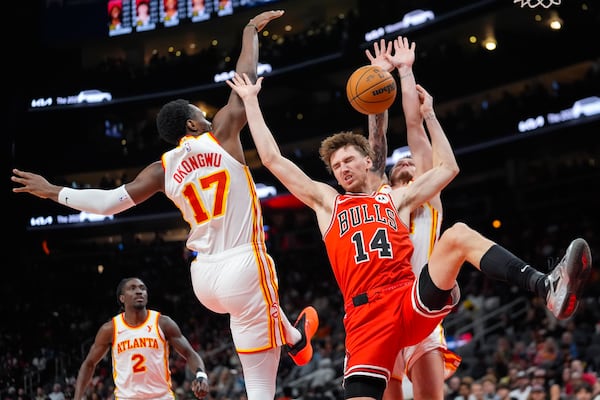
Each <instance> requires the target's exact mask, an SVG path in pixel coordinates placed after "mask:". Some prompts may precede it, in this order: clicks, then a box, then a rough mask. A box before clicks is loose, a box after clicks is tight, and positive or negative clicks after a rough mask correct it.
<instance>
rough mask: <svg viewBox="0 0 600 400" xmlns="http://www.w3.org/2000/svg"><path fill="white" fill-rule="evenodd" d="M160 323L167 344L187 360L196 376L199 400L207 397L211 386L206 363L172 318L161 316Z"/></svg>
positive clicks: (196, 392) (189, 367) (195, 393)
mask: <svg viewBox="0 0 600 400" xmlns="http://www.w3.org/2000/svg"><path fill="white" fill-rule="evenodd" d="M158 323H159V325H160V328H161V329H162V331H163V333H164V334H165V338H166V340H167V342H168V343H169V344H170V345H171V346H173V348H174V349H175V351H177V353H179V354H180V355H181V356H182V357H183V358H185V360H186V366H187V368H188V370H189V371H190V372H191V373H192V375H193V376H195V379H194V380H193V381H192V391H193V392H194V395H195V396H196V397H197V398H198V399H202V398H204V397H206V396H207V395H208V391H209V390H210V386H209V384H208V375H207V374H206V370H205V366H204V361H203V360H202V358H201V357H200V355H199V354H198V353H197V352H196V351H195V350H194V348H193V347H192V345H191V344H190V342H189V341H188V340H187V338H186V337H185V336H183V334H182V333H181V329H180V328H179V325H177V323H176V322H175V321H173V320H172V319H171V317H169V316H166V315H164V314H161V316H160V320H159V321H158Z"/></svg>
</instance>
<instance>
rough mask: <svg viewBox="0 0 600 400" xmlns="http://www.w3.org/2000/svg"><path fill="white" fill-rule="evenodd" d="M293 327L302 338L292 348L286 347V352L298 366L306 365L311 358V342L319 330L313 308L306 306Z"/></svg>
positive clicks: (317, 316)
mask: <svg viewBox="0 0 600 400" xmlns="http://www.w3.org/2000/svg"><path fill="white" fill-rule="evenodd" d="M294 327H295V328H296V329H298V330H299V331H300V333H301V334H302V338H301V339H300V341H299V342H298V343H296V344H294V345H292V346H290V345H287V352H288V354H289V355H290V357H292V360H294V363H296V365H298V366H302V365H306V364H307V363H308V362H309V361H310V360H311V358H312V356H313V348H312V344H311V342H310V341H311V340H312V338H313V336H314V335H315V333H316V332H317V329H318V328H319V315H318V314H317V310H315V308H314V307H311V306H308V307H306V308H305V309H304V310H302V312H301V313H300V315H299V316H298V319H297V320H296V322H295V323H294Z"/></svg>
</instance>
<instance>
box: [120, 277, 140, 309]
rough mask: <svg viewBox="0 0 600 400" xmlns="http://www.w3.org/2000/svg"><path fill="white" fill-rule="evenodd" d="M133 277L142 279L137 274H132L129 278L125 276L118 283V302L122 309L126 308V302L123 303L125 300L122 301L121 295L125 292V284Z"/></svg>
mask: <svg viewBox="0 0 600 400" xmlns="http://www.w3.org/2000/svg"><path fill="white" fill-rule="evenodd" d="M132 279H140V278H138V277H137V276H130V277H129V278H123V279H121V282H119V284H118V285H117V304H118V305H119V308H120V309H121V310H124V309H125V304H123V302H121V295H122V294H123V289H124V288H125V285H126V284H127V282H129V281H130V280H132ZM140 280H141V279H140Z"/></svg>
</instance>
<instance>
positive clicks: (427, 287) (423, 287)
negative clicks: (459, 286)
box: [419, 264, 452, 311]
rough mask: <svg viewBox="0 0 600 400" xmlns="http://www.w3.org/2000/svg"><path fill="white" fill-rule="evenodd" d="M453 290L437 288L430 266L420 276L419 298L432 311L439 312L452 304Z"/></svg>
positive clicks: (426, 266)
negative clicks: (432, 278)
mask: <svg viewBox="0 0 600 400" xmlns="http://www.w3.org/2000/svg"><path fill="white" fill-rule="evenodd" d="M451 294H452V289H449V290H442V289H440V288H438V287H437V286H435V284H434V283H433V281H432V280H431V276H430V275H429V265H428V264H425V266H424V267H423V269H422V270H421V274H420V275H419V297H420V299H421V301H422V302H423V304H424V305H425V306H426V307H427V308H429V309H430V310H432V311H439V310H441V309H442V308H444V306H447V305H448V304H449V303H450V301H449V300H450V296H451Z"/></svg>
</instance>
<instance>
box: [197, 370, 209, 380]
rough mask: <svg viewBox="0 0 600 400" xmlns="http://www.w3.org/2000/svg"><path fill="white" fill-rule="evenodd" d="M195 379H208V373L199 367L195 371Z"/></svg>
mask: <svg viewBox="0 0 600 400" xmlns="http://www.w3.org/2000/svg"><path fill="white" fill-rule="evenodd" d="M196 379H206V380H208V375H206V372H204V371H202V370H201V369H198V371H196Z"/></svg>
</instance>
